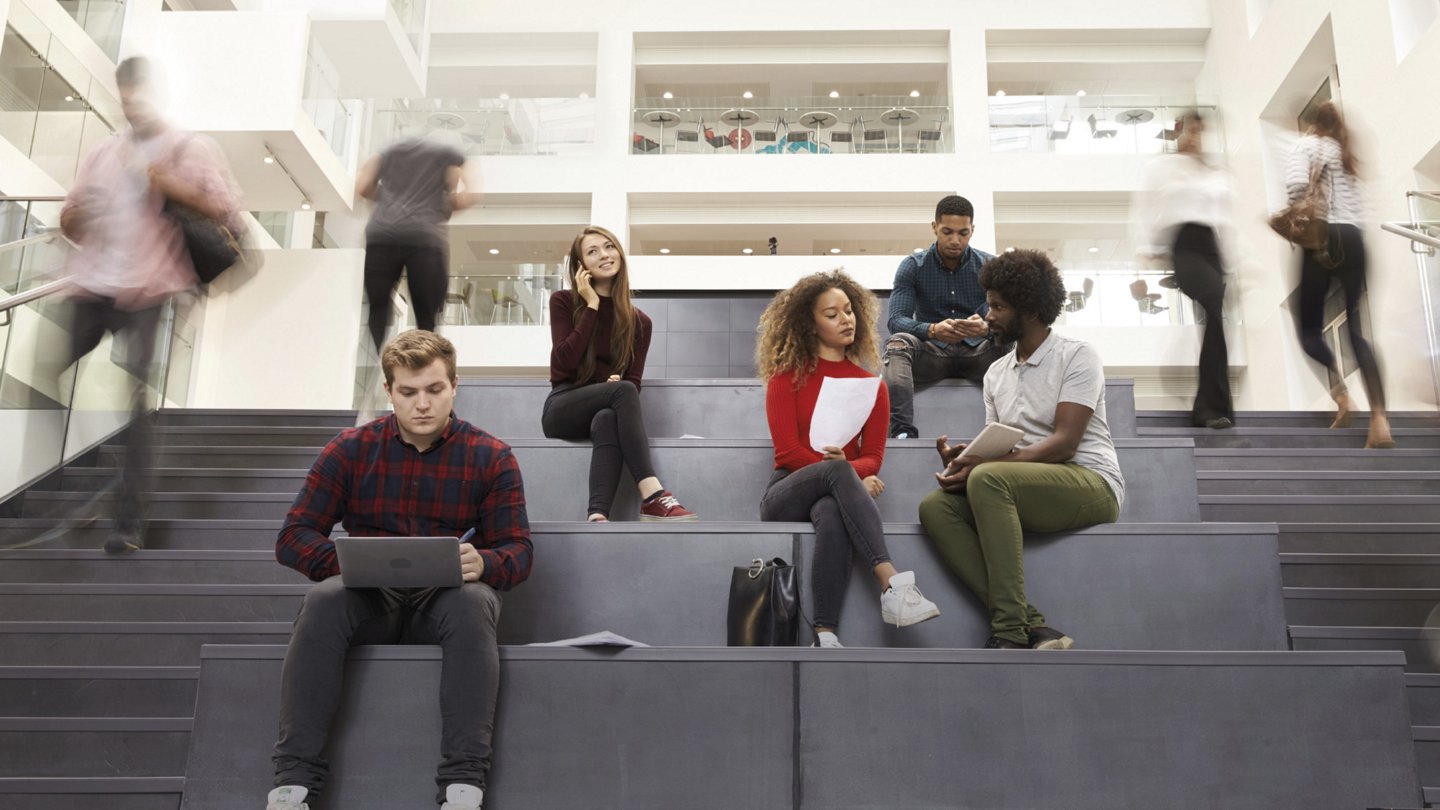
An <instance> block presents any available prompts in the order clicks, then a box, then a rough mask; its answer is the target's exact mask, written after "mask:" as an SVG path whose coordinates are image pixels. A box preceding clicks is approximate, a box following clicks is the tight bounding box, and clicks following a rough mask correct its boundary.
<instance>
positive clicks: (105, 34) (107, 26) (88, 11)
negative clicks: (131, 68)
mask: <svg viewBox="0 0 1440 810" xmlns="http://www.w3.org/2000/svg"><path fill="white" fill-rule="evenodd" d="M56 2H58V3H59V4H60V7H61V8H63V9H65V13H67V14H69V15H70V16H71V17H74V18H75V22H77V23H80V27H81V28H83V29H85V33H87V34H89V35H90V39H92V40H94V41H95V44H96V45H99V46H100V50H102V51H104V52H105V55H106V56H108V57H110V61H112V62H118V61H120V29H121V28H122V27H123V26H124V24H125V0H56Z"/></svg>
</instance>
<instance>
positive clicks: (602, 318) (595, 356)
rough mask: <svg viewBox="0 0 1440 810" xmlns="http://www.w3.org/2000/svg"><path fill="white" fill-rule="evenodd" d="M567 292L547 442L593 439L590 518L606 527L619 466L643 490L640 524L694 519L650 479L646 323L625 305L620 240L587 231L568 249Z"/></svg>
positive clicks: (553, 302) (560, 305)
mask: <svg viewBox="0 0 1440 810" xmlns="http://www.w3.org/2000/svg"><path fill="white" fill-rule="evenodd" d="M568 258H569V261H568V262H567V266H568V268H569V272H568V275H569V280H570V289H569V290H560V291H559V292H556V293H555V294H554V295H551V296H550V339H551V341H552V342H553V347H552V348H551V350H550V384H551V386H552V387H551V389H550V396H549V397H547V398H546V400H545V410H544V412H543V413H542V415H541V417H540V427H541V429H542V430H543V431H544V433H545V436H546V438H550V439H590V440H592V441H593V442H594V443H595V450H594V452H593V453H592V454H591V455H590V505H589V507H588V511H587V514H588V519H589V520H590V521H592V522H594V521H599V522H605V521H608V520H609V519H610V506H611V504H612V503H613V502H614V500H615V487H616V485H617V484H618V483H619V482H620V468H621V466H622V465H623V466H628V467H629V468H630V475H631V476H632V477H634V479H635V481H636V485H637V486H638V487H639V489H640V519H641V520H695V513H694V512H691V511H690V510H688V509H686V508H685V507H683V506H681V505H680V502H679V501H677V500H675V496H674V495H671V494H670V493H669V492H668V491H667V490H666V489H665V488H664V487H662V486H661V485H660V479H659V478H656V477H655V468H654V467H653V466H652V465H651V463H650V439H649V437H648V436H646V435H645V419H644V417H643V415H642V414H641V412H640V381H641V375H642V374H643V372H644V371H645V353H646V352H647V351H649V349H650V318H649V316H647V315H646V314H645V313H643V312H641V311H640V310H638V309H635V308H634V307H633V306H632V305H631V304H630V277H629V275H628V274H627V272H626V269H625V251H624V250H622V249H621V248H620V240H619V239H616V238H615V235H614V234H612V233H610V232H609V231H607V230H605V229H604V228H598V227H595V226H593V225H592V226H590V227H588V228H586V229H585V230H583V231H581V232H580V235H579V236H577V237H575V241H574V242H573V243H571V245H570V255H569V257H568Z"/></svg>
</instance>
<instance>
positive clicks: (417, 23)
mask: <svg viewBox="0 0 1440 810" xmlns="http://www.w3.org/2000/svg"><path fill="white" fill-rule="evenodd" d="M390 7H391V8H393V9H395V16H396V17H398V18H399V19H400V30H402V31H404V32H405V38H406V39H408V40H410V45H411V46H412V47H414V48H415V55H416V56H419V55H420V46H421V39H422V37H424V35H425V15H426V13H427V12H428V11H429V7H430V3H429V0H390Z"/></svg>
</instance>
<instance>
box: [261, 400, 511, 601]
mask: <svg viewBox="0 0 1440 810" xmlns="http://www.w3.org/2000/svg"><path fill="white" fill-rule="evenodd" d="M337 522H340V523H343V525H344V527H345V530H346V531H347V532H349V533H350V535H351V536H352V537H443V536H448V535H454V536H456V537H459V536H461V535H463V534H464V533H465V532H466V531H468V530H469V529H472V528H473V529H475V535H474V536H473V537H472V538H471V540H470V542H471V543H472V544H473V545H474V546H475V548H476V550H478V551H479V552H480V556H481V558H483V559H484V561H485V571H484V573H482V574H481V575H480V581H481V582H484V583H486V584H488V585H490V586H491V587H493V588H495V589H496V590H499V591H508V590H510V589H511V588H513V587H515V586H516V585H519V584H520V583H521V582H524V581H525V578H526V577H528V576H530V564H531V560H532V558H533V555H534V548H533V546H532V545H531V543H530V521H529V519H528V518H527V517H526V515H525V487H524V484H523V482H522V481H521V480H520V466H519V465H518V464H517V463H516V462H515V456H514V455H512V454H511V452H510V447H509V445H507V444H505V443H504V442H502V441H500V440H499V439H497V438H495V437H494V436H491V435H490V434H488V433H486V432H485V431H483V430H480V429H479V428H477V427H475V426H474V425H471V424H470V423H468V422H464V421H461V420H460V419H459V418H457V417H456V416H455V415H454V414H453V413H452V414H451V415H450V424H449V425H448V426H447V427H446V428H445V432H444V433H443V434H442V435H441V436H440V440H439V441H437V442H436V443H435V444H433V445H431V446H430V447H429V449H427V450H423V451H421V450H417V449H416V448H415V447H414V446H413V445H410V444H407V443H406V442H405V441H404V439H402V438H401V437H400V431H399V429H398V426H397V425H396V423H395V416H394V415H393V414H392V415H390V416H386V417H385V418H383V419H377V420H375V421H374V422H371V423H369V424H366V425H362V426H360V427H357V428H351V429H348V430H345V431H342V432H341V433H340V435H339V436H336V437H335V438H334V439H331V440H330V443H329V444H327V445H325V449H324V450H321V451H320V457H319V458H317V459H316V460H315V464H314V466H312V467H311V468H310V474H309V475H307V476H306V477H305V486H304V487H302V488H301V490H300V493H299V494H298V495H296V496H295V503H293V504H291V506H290V511H289V513H287V514H286V515H285V525H284V526H283V527H282V528H281V529H280V536H279V538H277V540H276V542H275V558H276V559H277V560H279V561H280V563H281V564H282V565H286V566H289V567H290V568H294V569H295V570H296V571H299V572H300V573H302V574H304V575H305V576H307V577H309V578H310V579H312V580H315V581H316V582H319V581H320V580H322V579H325V578H326V577H331V576H334V575H336V574H338V573H340V566H339V563H338V562H337V561H336V559H335V543H334V541H332V540H331V539H330V530H331V529H332V528H333V527H334V526H335V524H336V523H337Z"/></svg>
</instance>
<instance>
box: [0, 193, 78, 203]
mask: <svg viewBox="0 0 1440 810" xmlns="http://www.w3.org/2000/svg"><path fill="white" fill-rule="evenodd" d="M0 202H65V198H64V197H14V196H11V195H9V194H0Z"/></svg>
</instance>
